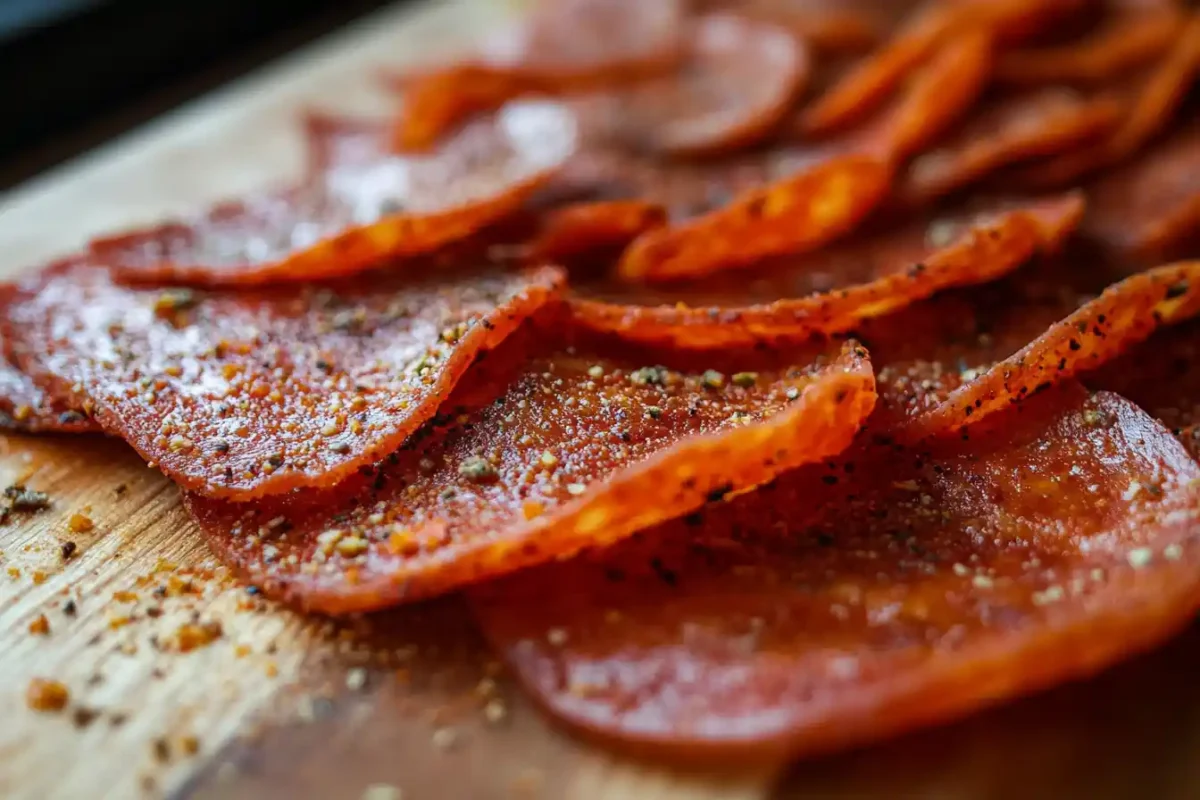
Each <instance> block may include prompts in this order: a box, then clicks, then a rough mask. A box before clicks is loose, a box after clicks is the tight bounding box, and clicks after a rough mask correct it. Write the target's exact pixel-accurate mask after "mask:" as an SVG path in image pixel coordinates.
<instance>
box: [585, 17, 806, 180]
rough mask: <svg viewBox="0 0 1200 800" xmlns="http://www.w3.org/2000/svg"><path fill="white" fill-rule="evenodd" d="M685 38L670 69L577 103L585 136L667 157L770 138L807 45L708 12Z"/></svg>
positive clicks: (795, 87) (802, 73)
mask: <svg viewBox="0 0 1200 800" xmlns="http://www.w3.org/2000/svg"><path fill="white" fill-rule="evenodd" d="M687 39H688V48H687V51H688V55H687V57H686V58H685V60H684V61H683V63H682V64H681V65H680V67H679V69H677V70H676V71H675V72H673V73H671V74H669V75H664V76H663V77H661V78H658V79H655V80H650V81H643V82H640V83H637V84H634V85H632V86H629V87H627V88H621V89H614V90H610V91H607V92H604V93H597V94H593V95H589V96H587V97H584V98H581V99H580V100H579V101H577V102H576V103H575V104H574V106H573V107H574V108H575V110H576V112H577V114H578V115H579V120H580V129H581V132H582V134H581V135H582V136H583V137H584V139H585V140H591V141H593V142H598V143H601V144H611V145H614V146H617V147H623V148H627V149H631V150H634V151H637V152H646V153H654V154H661V155H666V156H670V157H695V156H711V155H714V154H720V153H724V152H729V151H731V150H735V149H738V148H740V147H745V146H747V145H750V144H753V143H755V142H758V141H760V140H762V139H763V138H765V137H766V136H767V135H768V134H770V133H772V132H773V131H774V130H775V128H777V127H778V124H779V123H780V122H781V121H782V120H783V118H784V117H785V116H786V115H787V113H788V112H789V111H790V109H791V105H792V102H793V101H794V100H795V98H796V97H797V96H799V94H800V92H801V90H802V89H803V87H804V84H805V82H806V81H807V78H808V73H809V68H810V67H809V54H808V49H807V47H806V46H805V45H804V44H803V43H802V42H799V41H797V40H796V39H795V37H793V36H792V35H790V34H789V33H788V32H787V31H786V30H784V29H782V28H779V27H778V26H775V25H772V24H771V23H767V22H756V21H753V20H750V19H746V18H743V17H739V16H735V15H732V14H708V15H704V16H702V17H700V18H698V19H696V20H695V21H693V22H692V23H691V25H690V26H689V35H688V37H687Z"/></svg>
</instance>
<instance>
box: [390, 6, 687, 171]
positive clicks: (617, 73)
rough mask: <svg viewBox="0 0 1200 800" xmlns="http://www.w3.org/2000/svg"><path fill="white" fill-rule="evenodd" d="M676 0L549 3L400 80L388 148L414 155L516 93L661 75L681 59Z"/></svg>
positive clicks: (681, 14)
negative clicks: (457, 56) (473, 48)
mask: <svg viewBox="0 0 1200 800" xmlns="http://www.w3.org/2000/svg"><path fill="white" fill-rule="evenodd" d="M683 27H684V9H683V3H682V2H680V0H656V2H652V3H646V2H641V1H640V0H615V1H614V0H555V1H554V2H544V3H541V4H540V6H539V8H538V9H537V10H536V12H535V13H534V14H533V15H532V16H531V17H530V19H529V20H527V21H525V22H522V23H521V24H519V25H517V26H515V27H512V28H509V29H506V30H503V31H501V32H499V33H498V34H496V35H495V36H492V37H491V38H489V39H487V40H486V41H485V42H484V43H483V47H482V49H481V51H480V52H478V53H476V54H475V55H473V56H471V57H468V58H467V59H465V60H462V61H460V62H458V63H454V64H449V65H446V66H444V67H434V68H432V69H429V70H426V71H423V72H420V73H418V74H416V75H412V76H408V77H406V78H401V79H400V80H398V81H397V84H398V88H400V89H402V91H403V92H404V109H403V112H402V114H401V116H400V119H399V120H398V122H397V124H396V126H395V130H394V134H393V143H394V144H395V145H396V146H397V147H399V148H400V149H402V150H420V149H424V148H428V147H431V146H433V145H434V144H435V143H436V142H437V141H438V140H440V139H441V138H442V137H444V136H445V135H446V134H447V133H449V132H450V131H451V130H453V129H454V128H455V127H457V126H458V125H459V124H460V123H462V122H463V121H465V120H467V119H469V118H470V117H471V116H474V115H476V114H480V113H483V112H488V111H493V110H495V109H497V108H499V107H500V106H501V105H503V104H504V103H505V102H507V101H509V100H511V99H513V98H515V97H519V96H522V95H528V94H551V95H563V94H569V93H572V92H578V91H584V90H589V89H596V88H602V87H604V86H610V85H615V84H622V83H629V82H632V81H636V80H641V79H644V78H647V77H652V76H655V75H660V74H663V73H666V72H669V71H670V70H671V69H673V68H674V67H675V66H676V65H677V64H678V63H679V60H680V58H681V57H682V55H683V41H682V37H681V35H680V31H681V30H682V28H683Z"/></svg>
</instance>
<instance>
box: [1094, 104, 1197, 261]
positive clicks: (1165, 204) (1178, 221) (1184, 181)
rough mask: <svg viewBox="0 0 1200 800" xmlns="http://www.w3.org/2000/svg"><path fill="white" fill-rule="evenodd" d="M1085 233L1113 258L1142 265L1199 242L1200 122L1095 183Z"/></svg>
mask: <svg viewBox="0 0 1200 800" xmlns="http://www.w3.org/2000/svg"><path fill="white" fill-rule="evenodd" d="M1083 231H1084V234H1085V235H1086V236H1088V238H1090V239H1091V240H1093V241H1095V242H1097V243H1098V244H1100V245H1101V246H1102V247H1103V248H1104V249H1105V250H1106V251H1108V252H1110V253H1112V254H1114V255H1118V256H1120V257H1125V258H1128V257H1131V256H1133V257H1137V258H1140V259H1142V260H1151V259H1162V258H1170V257H1173V256H1175V255H1183V253H1182V252H1177V251H1182V250H1184V249H1186V248H1187V246H1189V245H1192V244H1195V243H1196V242H1200V120H1197V121H1193V122H1191V123H1188V124H1186V125H1184V126H1182V127H1180V128H1178V129H1177V130H1175V131H1174V132H1172V133H1171V134H1170V135H1169V136H1168V137H1167V138H1166V139H1165V140H1164V141H1162V142H1160V143H1158V144H1156V145H1154V146H1153V147H1151V148H1150V149H1149V150H1148V151H1146V152H1145V153H1143V154H1142V155H1140V156H1138V157H1137V158H1135V159H1134V160H1132V161H1130V162H1128V163H1126V164H1123V165H1121V166H1118V167H1117V168H1115V169H1113V170H1111V171H1109V172H1107V173H1105V174H1103V175H1101V176H1100V177H1099V178H1098V179H1097V180H1096V181H1094V182H1093V183H1092V184H1091V185H1090V186H1089V187H1088V214H1087V217H1086V218H1085V220H1084V224H1083Z"/></svg>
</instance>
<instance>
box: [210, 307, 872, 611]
mask: <svg viewBox="0 0 1200 800" xmlns="http://www.w3.org/2000/svg"><path fill="white" fill-rule="evenodd" d="M527 333H528V338H527V339H526V340H525V341H517V340H516V339H514V340H513V341H511V342H508V343H506V345H505V347H504V348H503V349H502V351H498V352H497V353H496V354H493V356H492V357H490V358H489V359H488V360H487V361H486V362H484V368H485V370H487V372H485V371H477V372H476V373H474V375H473V377H472V380H471V381H469V382H467V383H464V384H463V385H462V387H461V391H460V393H459V394H458V395H457V396H456V397H455V398H453V399H451V400H450V401H448V403H447V404H446V405H445V406H444V409H445V410H444V411H443V414H442V416H441V417H439V419H437V420H435V421H434V423H432V424H431V425H430V426H428V427H427V428H426V429H424V430H423V431H422V432H421V433H419V434H418V435H416V436H415V437H414V438H413V439H412V440H411V441H410V443H409V444H407V445H406V446H405V447H404V448H403V449H401V450H400V451H399V452H397V453H396V454H395V455H394V456H393V457H391V458H389V459H387V460H386V461H385V462H384V463H383V464H382V465H380V466H379V467H378V468H376V469H374V470H371V471H368V472H366V473H364V474H361V475H359V476H357V477H355V478H352V479H350V480H347V481H346V482H344V483H343V484H341V485H340V486H338V487H336V488H334V489H332V490H329V491H325V492H319V493H312V494H308V495H303V496H299V497H297V496H291V497H286V498H284V497H280V498H277V499H270V498H269V499H267V500H264V501H261V502H259V503H256V504H254V505H253V506H250V507H247V506H246V505H245V504H237V503H228V502H221V501H214V500H207V499H204V498H199V497H196V496H194V495H193V496H188V498H187V506H188V509H189V510H190V511H191V513H192V515H193V516H194V517H195V518H196V520H197V521H198V522H199V524H200V526H201V528H202V529H203V531H204V533H205V536H206V537H207V539H208V541H209V544H210V546H212V547H213V549H214V550H215V551H216V552H217V553H218V554H219V555H220V556H221V558H222V559H223V560H224V561H225V562H226V563H228V564H231V565H232V566H233V567H234V568H235V569H237V570H238V571H239V572H240V573H241V574H242V575H244V576H245V577H246V578H247V579H248V580H250V581H252V582H253V583H255V584H258V585H260V586H262V587H263V589H264V590H265V591H266V592H267V593H268V594H271V595H274V596H277V597H280V598H283V599H285V600H287V601H288V602H291V603H293V604H296V605H299V606H302V607H305V608H310V609H314V610H318V611H322V612H326V613H332V614H340V613H348V612H353V611H365V610H369V609H374V608H380V607H383V606H388V605H392V604H395V603H398V602H402V601H406V600H413V599H416V598H419V597H423V596H428V595H432V594H436V593H439V592H444V591H447V590H450V589H453V588H455V587H459V586H462V585H464V584H467V583H471V582H474V581H478V580H481V579H483V578H486V577H488V576H492V575H497V574H501V573H504V572H509V571H511V570H515V569H518V568H520V567H525V566H529V565H531V564H537V563H540V562H543V561H547V560H551V559H555V558H561V557H566V556H568V555H570V554H572V553H575V552H577V551H579V550H580V549H582V548H585V547H590V546H601V545H605V544H608V543H610V542H614V541H616V540H618V539H621V538H623V537H626V536H629V535H631V534H633V533H634V532H635V531H637V530H639V529H641V528H644V527H646V526H648V525H652V524H654V523H657V522H659V521H662V520H664V519H669V518H671V517H673V516H676V515H679V514H682V513H686V512H688V511H691V510H693V509H694V508H696V507H698V506H700V505H702V504H703V503H704V502H705V501H706V500H712V499H715V498H720V497H722V496H724V495H725V494H728V493H731V492H738V491H741V490H743V489H746V488H749V487H752V486H756V485H758V484H760V483H762V482H764V481H767V480H770V479H771V478H773V477H774V476H776V475H777V474H779V473H781V472H783V471H785V470H787V469H789V468H791V467H794V466H796V465H799V464H802V463H810V462H812V461H814V460H818V459H821V458H826V457H829V456H832V455H834V454H836V453H838V452H840V451H841V450H842V449H843V448H844V447H845V446H846V445H847V444H849V442H850V440H851V439H852V438H853V436H854V434H855V432H856V431H857V429H858V427H859V425H860V424H861V422H862V420H863V419H865V417H866V415H867V414H869V413H870V409H871V407H872V405H873V404H874V388H873V386H874V377H873V375H872V372H871V367H870V364H869V363H868V361H867V360H866V353H865V351H863V350H862V349H861V348H859V347H857V346H856V345H848V346H847V347H845V348H844V349H842V350H841V352H840V353H839V352H838V351H837V349H836V348H835V349H834V350H833V351H832V352H831V354H830V355H829V356H821V357H819V358H818V359H816V360H813V359H812V356H811V354H804V353H799V352H795V351H793V352H792V353H790V354H789V355H788V357H787V358H784V357H782V356H780V355H776V354H763V353H760V354H755V353H752V352H747V353H726V354H724V355H723V356H714V357H706V358H703V359H686V358H683V359H681V358H679V355H678V354H672V353H669V352H667V353H662V352H659V353H655V352H645V351H633V350H629V349H627V348H622V347H619V346H615V345H614V344H613V343H612V342H590V341H588V340H586V339H582V340H575V341H572V340H571V339H569V338H568V340H567V341H565V342H564V341H562V339H563V329H562V327H561V326H558V327H554V328H549V329H547V330H544V331H542V330H530V331H528V332H527ZM539 342H541V343H549V342H554V344H553V345H550V346H545V344H539ZM660 360H665V361H666V363H668V364H669V365H670V366H669V367H668V366H650V365H653V364H656V363H657V362H659V361H660ZM750 370H753V371H750Z"/></svg>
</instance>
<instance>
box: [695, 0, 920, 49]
mask: <svg viewBox="0 0 1200 800" xmlns="http://www.w3.org/2000/svg"><path fill="white" fill-rule="evenodd" d="M706 5H707V6H709V7H716V8H719V9H723V10H731V11H734V12H736V13H738V14H740V15H743V16H746V17H749V18H751V19H761V20H767V21H769V22H772V23H774V24H776V25H781V26H783V27H784V28H787V29H788V30H789V31H791V32H792V34H793V35H795V36H796V37H798V38H799V39H801V40H802V41H804V42H807V43H808V44H810V45H811V46H812V47H814V48H816V50H818V51H819V52H820V53H822V54H828V53H843V52H852V53H857V52H861V51H863V50H866V49H868V48H870V47H871V46H873V45H875V44H877V43H878V42H880V41H881V40H882V39H883V38H884V37H885V36H886V35H887V34H888V32H889V31H890V30H891V29H892V28H893V27H895V25H896V24H897V23H898V22H899V21H900V20H901V19H902V18H903V16H904V15H905V14H907V13H908V12H909V11H910V10H911V8H912V6H913V5H915V3H912V2H907V0H894V1H893V2H887V3H879V2H875V0H735V1H734V2H715V3H714V2H709V3H707V4H706Z"/></svg>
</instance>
